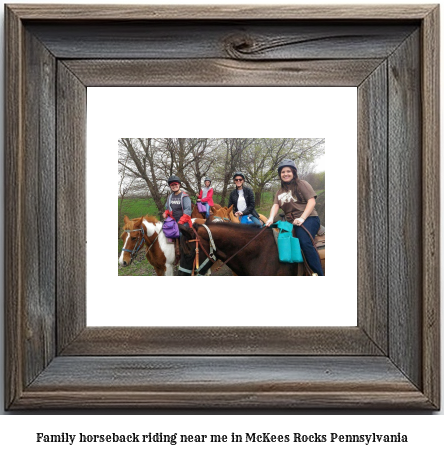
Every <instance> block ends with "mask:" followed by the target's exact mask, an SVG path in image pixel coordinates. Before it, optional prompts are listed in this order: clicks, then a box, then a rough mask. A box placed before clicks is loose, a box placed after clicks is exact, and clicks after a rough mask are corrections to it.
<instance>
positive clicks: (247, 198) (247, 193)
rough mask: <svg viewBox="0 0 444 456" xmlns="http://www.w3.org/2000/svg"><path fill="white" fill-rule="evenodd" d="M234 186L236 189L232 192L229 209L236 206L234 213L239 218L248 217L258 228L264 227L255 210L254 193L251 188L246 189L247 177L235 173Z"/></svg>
mask: <svg viewBox="0 0 444 456" xmlns="http://www.w3.org/2000/svg"><path fill="white" fill-rule="evenodd" d="M233 181H234V185H236V188H235V189H234V190H233V191H232V192H231V194H230V199H229V200H228V207H230V206H231V205H232V204H234V208H233V213H234V215H236V216H237V217H239V221H241V217H242V216H243V215H248V216H249V218H250V219H251V221H252V222H253V223H254V224H255V225H258V226H262V222H261V221H260V220H259V214H258V213H257V212H256V210H255V209H254V193H253V190H251V188H249V187H244V182H245V176H244V174H243V173H241V172H235V173H234V176H233Z"/></svg>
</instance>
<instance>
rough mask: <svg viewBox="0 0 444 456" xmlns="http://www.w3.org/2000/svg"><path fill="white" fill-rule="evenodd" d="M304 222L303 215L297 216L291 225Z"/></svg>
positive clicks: (299, 224)
mask: <svg viewBox="0 0 444 456" xmlns="http://www.w3.org/2000/svg"><path fill="white" fill-rule="evenodd" d="M304 222H305V219H304V218H303V217H299V218H297V219H295V220H294V221H293V225H296V226H301V225H302V224H303V223H304Z"/></svg>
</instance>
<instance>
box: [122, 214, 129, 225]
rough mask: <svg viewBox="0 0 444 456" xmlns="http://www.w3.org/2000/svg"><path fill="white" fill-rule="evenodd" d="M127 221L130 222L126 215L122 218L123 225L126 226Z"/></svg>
mask: <svg viewBox="0 0 444 456" xmlns="http://www.w3.org/2000/svg"><path fill="white" fill-rule="evenodd" d="M129 221H130V219H129V218H128V216H127V215H125V216H124V217H123V223H124V224H125V225H126V224H127V223H128V222H129Z"/></svg>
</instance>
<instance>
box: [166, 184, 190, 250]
mask: <svg viewBox="0 0 444 456" xmlns="http://www.w3.org/2000/svg"><path fill="white" fill-rule="evenodd" d="M180 184H181V181H180V178H179V177H177V176H175V175H173V176H171V177H170V178H169V179H168V185H169V186H170V189H171V193H170V194H169V195H168V198H167V200H166V203H165V212H164V213H163V218H167V217H168V216H170V217H172V218H173V219H174V220H176V222H177V223H178V224H179V225H183V226H185V227H187V228H189V227H191V225H192V221H191V199H190V197H189V196H188V195H187V194H186V193H185V192H183V191H181V190H180ZM176 241H177V242H176V258H177V259H179V257H180V250H179V242H178V241H179V240H178V239H176Z"/></svg>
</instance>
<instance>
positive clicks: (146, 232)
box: [119, 215, 176, 276]
mask: <svg viewBox="0 0 444 456" xmlns="http://www.w3.org/2000/svg"><path fill="white" fill-rule="evenodd" d="M124 224H125V225H124V227H123V230H124V231H123V233H122V235H121V236H120V237H121V239H122V240H123V249H122V253H121V254H120V257H119V264H120V265H121V266H129V265H130V264H131V262H132V260H133V258H134V257H135V255H136V254H137V252H138V251H139V250H140V248H141V247H142V245H143V244H145V246H146V259H147V260H148V262H149V263H151V264H152V266H153V267H154V270H155V271H156V274H157V275H158V276H172V275H173V265H174V262H175V260H176V255H175V251H174V244H173V243H170V242H169V241H168V240H167V238H166V236H165V234H164V233H163V231H162V223H161V222H159V221H158V220H157V219H156V217H151V216H148V215H145V216H144V217H139V218H135V219H132V220H130V219H129V218H128V217H127V216H126V215H125V217H124Z"/></svg>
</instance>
